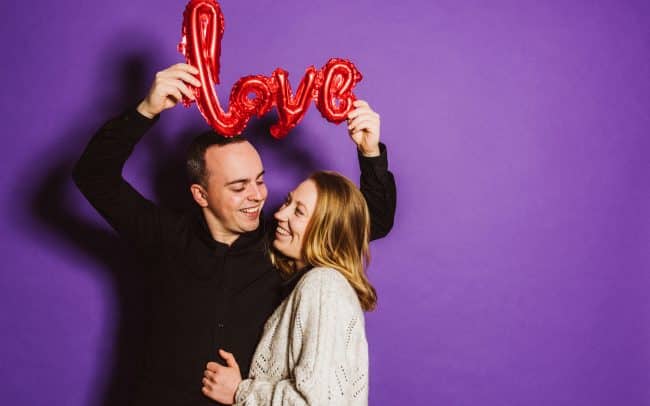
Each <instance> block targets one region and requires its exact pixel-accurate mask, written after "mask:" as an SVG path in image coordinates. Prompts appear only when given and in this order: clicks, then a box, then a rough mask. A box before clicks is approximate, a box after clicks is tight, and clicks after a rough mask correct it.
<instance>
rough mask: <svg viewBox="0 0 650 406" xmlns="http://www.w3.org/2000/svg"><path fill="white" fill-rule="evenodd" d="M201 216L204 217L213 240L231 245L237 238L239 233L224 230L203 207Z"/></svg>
mask: <svg viewBox="0 0 650 406" xmlns="http://www.w3.org/2000/svg"><path fill="white" fill-rule="evenodd" d="M203 218H204V219H205V223H206V224H207V226H208V230H209V231H210V235H212V239H213V240H215V241H217V242H220V243H222V244H226V245H228V246H231V245H232V244H233V243H234V242H235V241H237V238H239V234H236V233H233V232H232V231H228V230H224V228H223V227H222V226H221V224H220V223H219V222H218V221H217V219H216V218H214V216H213V215H212V213H211V212H210V211H209V210H207V209H203Z"/></svg>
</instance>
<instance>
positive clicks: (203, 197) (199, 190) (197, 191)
mask: <svg viewBox="0 0 650 406" xmlns="http://www.w3.org/2000/svg"><path fill="white" fill-rule="evenodd" d="M190 193H192V198H193V199H194V201H195V202H196V204H198V205H199V206H200V207H208V192H206V190H205V188H203V186H201V185H199V184H197V183H194V184H192V185H191V186H190Z"/></svg>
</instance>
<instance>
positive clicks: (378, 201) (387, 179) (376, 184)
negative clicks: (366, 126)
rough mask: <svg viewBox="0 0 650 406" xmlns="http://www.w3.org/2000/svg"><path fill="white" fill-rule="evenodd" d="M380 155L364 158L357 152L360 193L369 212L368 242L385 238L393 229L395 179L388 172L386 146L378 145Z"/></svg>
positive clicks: (395, 193)
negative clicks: (359, 169)
mask: <svg viewBox="0 0 650 406" xmlns="http://www.w3.org/2000/svg"><path fill="white" fill-rule="evenodd" d="M379 149H380V152H381V153H380V155H379V156H377V157H371V158H368V157H364V156H363V155H361V153H360V152H359V153H358V155H359V167H360V168H361V180H360V182H359V184H360V189H361V193H363V196H364V197H365V198H366V203H367V204H368V210H369V211H370V240H376V239H379V238H382V237H385V236H386V235H387V234H388V233H389V232H390V230H391V229H392V228H393V220H394V219H395V206H396V201H397V192H396V187H395V177H394V176H393V174H392V173H391V172H390V171H389V170H388V152H387V151H386V145H384V144H383V143H380V144H379Z"/></svg>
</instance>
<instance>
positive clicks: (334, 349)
mask: <svg viewBox="0 0 650 406" xmlns="http://www.w3.org/2000/svg"><path fill="white" fill-rule="evenodd" d="M295 293H296V300H295V302H294V305H293V317H292V322H291V327H290V328H291V331H292V334H291V339H290V340H291V341H290V342H289V359H290V361H289V362H290V363H292V361H293V363H294V365H293V368H292V370H291V371H290V373H289V378H288V379H282V380H276V381H272V380H268V379H259V378H255V377H253V378H252V379H246V380H244V381H242V382H241V383H240V385H239V388H238V390H237V393H236V404H237V405H246V406H257V405H277V406H280V405H321V404H332V405H365V404H367V396H368V394H367V383H368V346H367V341H366V337H365V327H364V321H363V312H362V310H361V306H360V304H359V302H358V299H357V298H356V293H354V291H353V290H352V288H351V286H350V285H349V284H348V282H347V281H346V280H345V279H344V277H343V276H342V275H340V274H339V273H338V272H337V271H334V270H332V269H325V268H317V269H313V270H311V271H310V272H308V273H307V275H306V276H305V277H304V278H303V280H301V281H300V283H299V284H298V285H297V287H296V292H295Z"/></svg>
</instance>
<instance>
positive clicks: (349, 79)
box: [178, 0, 362, 139]
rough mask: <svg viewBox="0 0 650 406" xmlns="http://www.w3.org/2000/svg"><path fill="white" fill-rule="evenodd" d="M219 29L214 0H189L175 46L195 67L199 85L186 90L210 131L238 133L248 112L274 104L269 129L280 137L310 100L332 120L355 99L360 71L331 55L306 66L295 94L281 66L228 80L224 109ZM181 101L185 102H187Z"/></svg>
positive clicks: (220, 20)
mask: <svg viewBox="0 0 650 406" xmlns="http://www.w3.org/2000/svg"><path fill="white" fill-rule="evenodd" d="M223 32H224V18H223V14H222V13H221V8H220V7H219V4H218V3H217V2H216V1H215V0H191V1H190V2H189V3H188V4H187V7H186V8H185V12H184V13H183V30H182V39H181V43H180V44H179V46H178V50H179V51H180V52H181V53H182V54H183V55H185V59H186V60H187V63H188V64H190V65H192V66H195V67H196V68H197V69H198V70H199V73H198V79H199V80H200V82H201V87H199V88H193V87H192V90H193V92H194V94H195V96H196V102H197V105H198V108H199V111H200V112H201V114H202V115H203V117H204V118H205V120H206V121H207V122H208V124H209V125H210V126H211V127H212V128H214V130H215V131H216V132H218V133H220V134H222V135H224V136H227V137H234V136H236V135H239V134H241V133H242V131H244V128H246V125H247V124H248V121H249V120H250V119H251V117H252V116H254V115H255V116H258V117H261V116H263V115H264V114H266V113H268V112H269V110H271V108H272V107H274V106H275V107H276V108H277V110H278V118H279V119H278V122H277V123H276V124H274V125H273V126H271V129H270V131H271V135H272V136H273V137H275V138H278V139H280V138H284V137H285V136H286V135H287V134H288V133H289V131H291V129H292V128H294V127H295V126H296V125H297V124H298V123H299V122H300V120H302V118H303V117H304V116H305V113H306V112H307V109H308V108H309V104H310V102H311V101H312V100H313V101H314V102H316V105H317V107H318V110H319V111H320V112H321V114H322V116H323V117H324V118H326V119H327V120H328V121H330V122H333V123H337V124H338V123H341V122H342V121H344V120H345V118H346V117H347V114H348V113H349V112H350V110H352V107H353V106H352V102H353V101H354V100H355V99H356V97H355V96H354V93H352V90H353V88H354V86H355V85H356V84H357V83H358V82H359V81H360V80H361V79H362V76H361V73H360V72H359V71H358V70H357V68H356V67H355V66H354V64H353V63H352V62H350V61H348V60H345V59H337V58H333V59H330V60H329V61H328V62H327V64H326V65H325V66H323V67H322V68H321V69H315V68H314V67H313V66H310V67H309V68H307V70H306V71H305V75H304V77H303V78H302V80H301V81H300V84H299V85H298V90H297V91H296V94H295V95H294V94H293V92H292V90H291V84H290V83H289V73H288V72H287V71H285V70H283V69H280V68H278V69H276V70H275V71H274V72H273V75H271V76H270V77H267V76H263V75H252V76H245V77H243V78H241V79H239V80H238V81H237V82H236V83H235V84H234V86H233V88H232V90H231V92H230V99H229V102H228V110H227V111H224V110H223V108H222V107H221V103H220V101H219V97H218V95H217V92H216V89H215V85H216V84H218V83H219V70H220V61H219V58H220V55H221V39H222V37H223ZM183 102H184V104H185V105H189V104H190V101H189V100H183Z"/></svg>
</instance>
